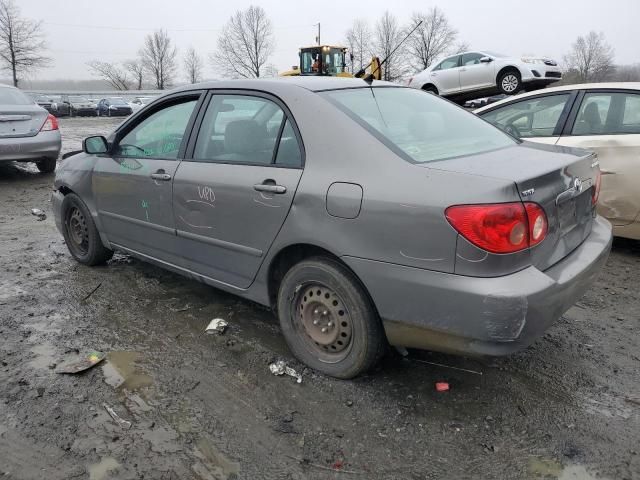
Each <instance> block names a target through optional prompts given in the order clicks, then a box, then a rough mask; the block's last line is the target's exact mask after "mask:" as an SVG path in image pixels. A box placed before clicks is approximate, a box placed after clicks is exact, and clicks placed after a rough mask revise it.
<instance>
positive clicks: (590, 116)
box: [583, 102, 602, 126]
mask: <svg viewBox="0 0 640 480" xmlns="http://www.w3.org/2000/svg"><path fill="white" fill-rule="evenodd" d="M583 118H584V121H585V122H587V123H588V124H589V125H591V126H596V125H597V126H599V125H601V124H602V119H601V118H600V110H599V109H598V104H597V103H596V102H589V103H587V106H586V107H584V114H583Z"/></svg>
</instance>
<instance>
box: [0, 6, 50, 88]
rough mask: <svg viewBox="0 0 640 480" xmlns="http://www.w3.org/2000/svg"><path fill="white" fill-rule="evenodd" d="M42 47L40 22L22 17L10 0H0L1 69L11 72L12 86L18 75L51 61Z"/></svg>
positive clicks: (16, 82)
mask: <svg viewBox="0 0 640 480" xmlns="http://www.w3.org/2000/svg"><path fill="white" fill-rule="evenodd" d="M45 49H46V44H45V41H44V33H43V32H42V22H35V21H33V20H29V19H26V18H21V17H20V9H19V8H18V7H17V6H16V4H15V3H14V2H13V0H0V68H2V69H4V70H9V71H11V76H12V78H13V85H14V86H15V87H17V86H18V81H19V77H20V76H22V75H23V74H26V73H29V72H30V71H32V70H36V69H38V68H42V67H46V66H47V65H48V64H49V63H50V62H51V59H50V58H49V57H46V56H44V55H43V54H42V52H43V51H44V50H45Z"/></svg>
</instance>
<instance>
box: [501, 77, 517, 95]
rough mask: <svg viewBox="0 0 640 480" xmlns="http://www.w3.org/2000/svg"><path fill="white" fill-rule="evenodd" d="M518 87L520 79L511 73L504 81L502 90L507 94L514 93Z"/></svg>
mask: <svg viewBox="0 0 640 480" xmlns="http://www.w3.org/2000/svg"><path fill="white" fill-rule="evenodd" d="M517 87H518V77H516V76H515V75H514V74H512V73H510V74H509V75H505V77H504V78H503V79H502V88H503V90H504V91H505V92H513V91H515V89H516V88H517Z"/></svg>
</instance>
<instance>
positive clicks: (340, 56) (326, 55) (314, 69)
mask: <svg viewBox="0 0 640 480" xmlns="http://www.w3.org/2000/svg"><path fill="white" fill-rule="evenodd" d="M301 64H302V65H301V66H302V70H301V73H303V74H314V75H317V74H322V75H336V74H338V73H343V72H344V71H345V64H344V53H343V50H342V49H340V48H331V47H318V48H312V49H308V50H305V51H303V52H302V54H301Z"/></svg>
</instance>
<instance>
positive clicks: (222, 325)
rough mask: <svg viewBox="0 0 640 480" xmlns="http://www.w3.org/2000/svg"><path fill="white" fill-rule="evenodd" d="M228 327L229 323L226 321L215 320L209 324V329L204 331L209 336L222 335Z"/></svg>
mask: <svg viewBox="0 0 640 480" xmlns="http://www.w3.org/2000/svg"><path fill="white" fill-rule="evenodd" d="M228 325H229V323H228V322H227V321H226V320H223V319H222V318H214V319H213V320H211V322H209V325H207V328H206V329H205V330H204V331H205V333H208V334H209V335H214V334H217V335H222V334H223V333H224V331H225V330H226V329H227V326H228Z"/></svg>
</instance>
